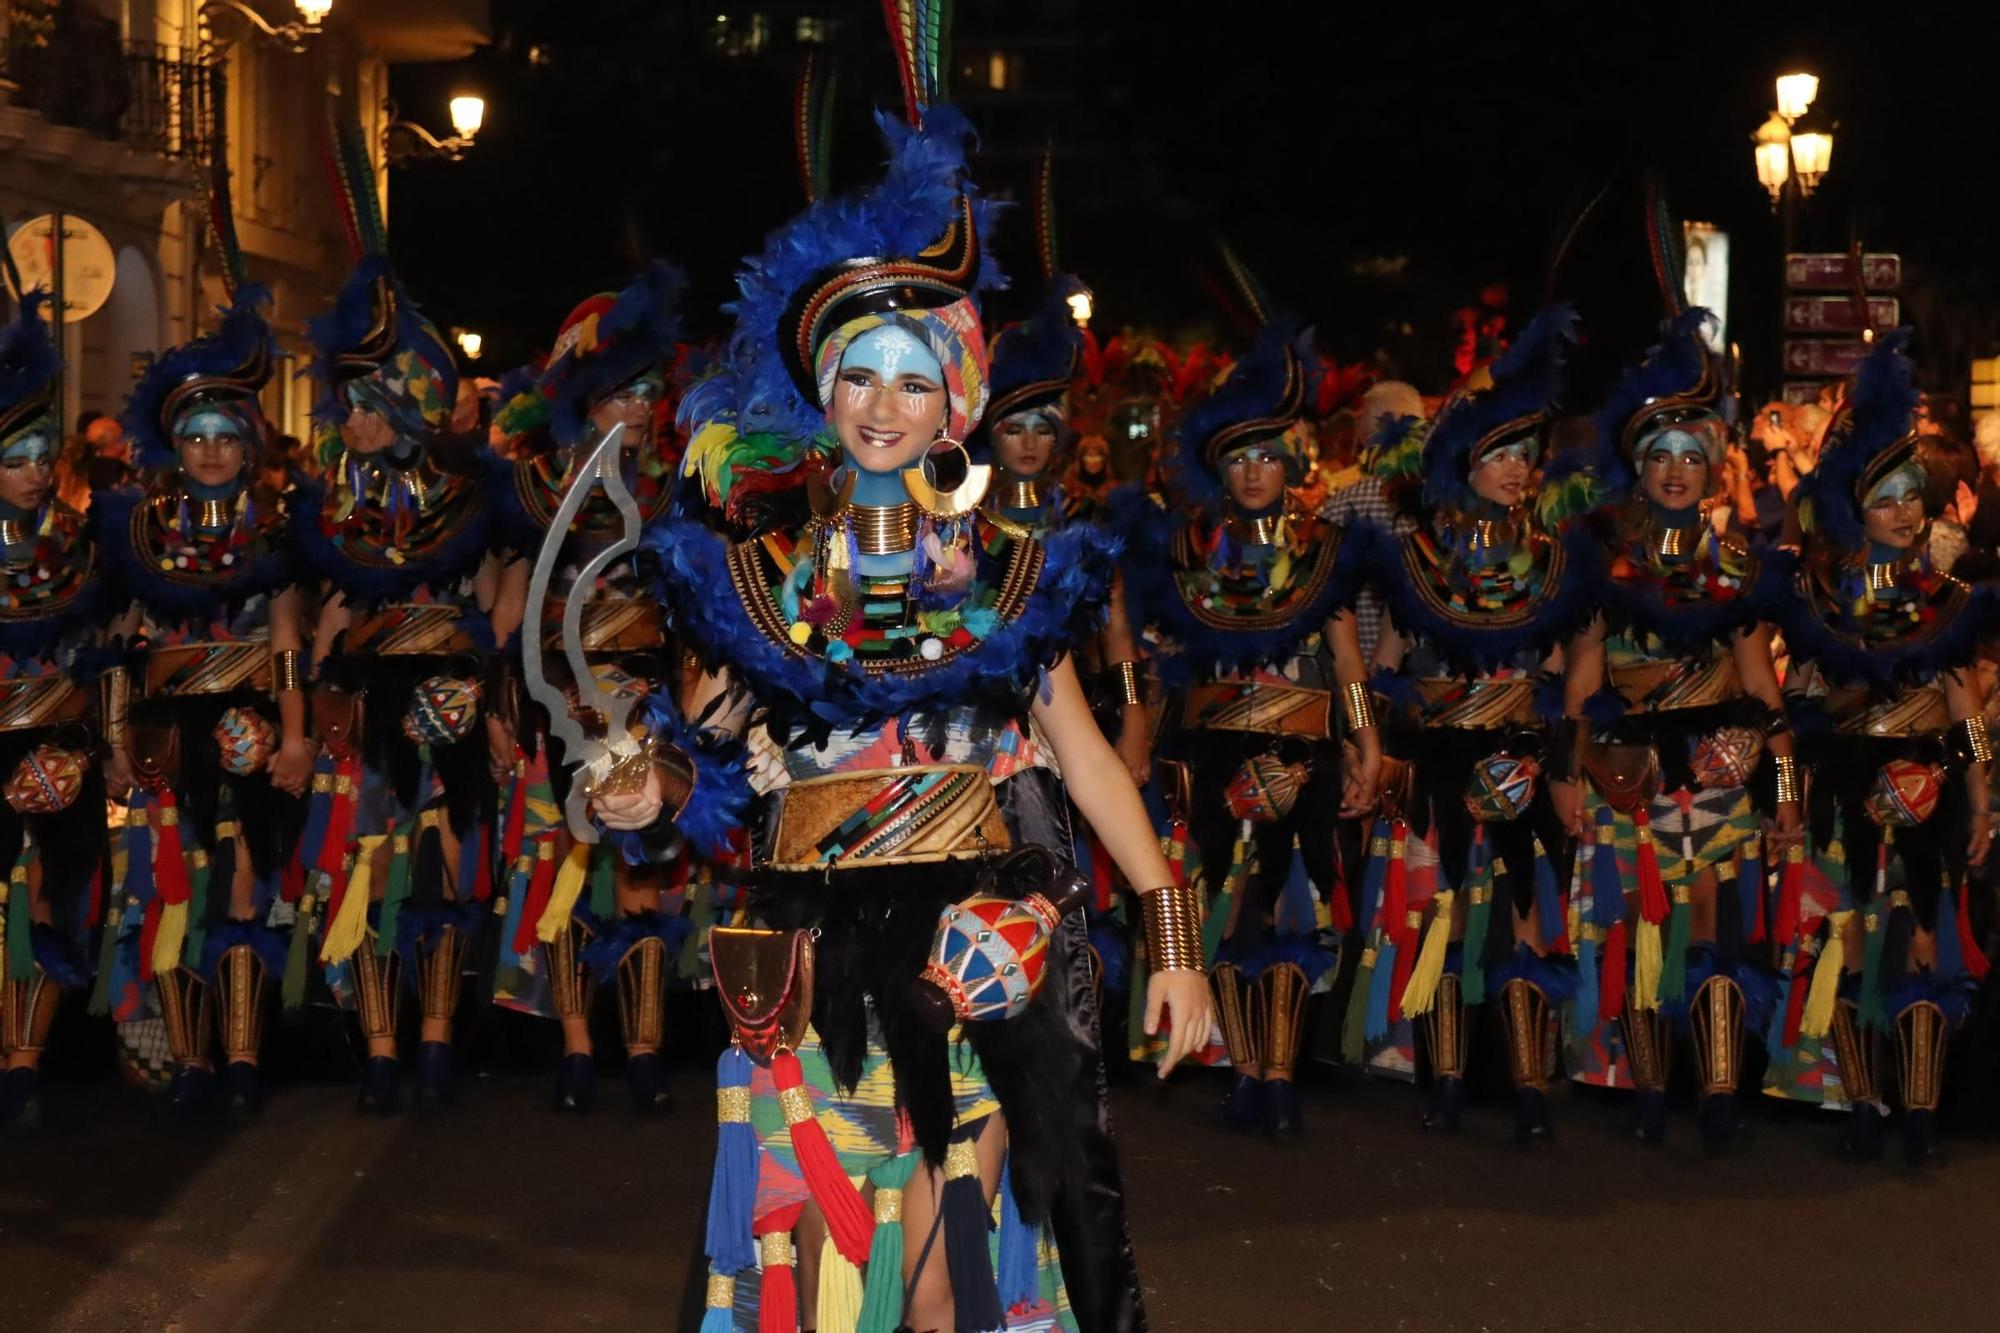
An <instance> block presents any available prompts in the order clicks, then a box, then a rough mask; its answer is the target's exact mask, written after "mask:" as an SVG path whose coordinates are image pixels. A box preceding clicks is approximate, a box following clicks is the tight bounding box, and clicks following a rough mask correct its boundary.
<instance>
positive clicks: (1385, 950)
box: [1361, 935, 1396, 1041]
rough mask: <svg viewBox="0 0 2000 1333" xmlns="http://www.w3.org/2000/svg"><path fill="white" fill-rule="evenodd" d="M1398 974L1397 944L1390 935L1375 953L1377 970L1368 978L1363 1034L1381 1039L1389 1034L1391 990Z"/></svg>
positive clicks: (1368, 1037)
mask: <svg viewBox="0 0 2000 1333" xmlns="http://www.w3.org/2000/svg"><path fill="white" fill-rule="evenodd" d="M1395 975H1396V946H1395V944H1394V942H1392V941H1391V940H1390V939H1389V937H1388V936H1386V935H1385V936H1383V937H1382V947H1381V949H1380V950H1378V951H1377V952H1376V955H1375V971H1374V972H1373V973H1372V974H1371V975H1370V976H1369V978H1368V1018H1367V1022H1366V1024H1365V1025H1364V1026H1363V1027H1362V1029H1361V1035H1362V1036H1363V1037H1365V1038H1366V1039H1367V1040H1369V1041H1380V1040H1382V1039H1383V1038H1384V1037H1386V1036H1388V1035H1389V991H1390V988H1391V986H1392V985H1393V983H1394V981H1395Z"/></svg>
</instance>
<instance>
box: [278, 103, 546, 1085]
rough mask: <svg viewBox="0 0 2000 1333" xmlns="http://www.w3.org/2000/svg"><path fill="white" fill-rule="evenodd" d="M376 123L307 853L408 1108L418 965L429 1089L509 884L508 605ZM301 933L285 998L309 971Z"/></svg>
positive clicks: (319, 632) (343, 399)
mask: <svg viewBox="0 0 2000 1333" xmlns="http://www.w3.org/2000/svg"><path fill="white" fill-rule="evenodd" d="M358 135H359V131H358V129H357V128H356V127H355V126H353V125H352V124H343V125H342V126H340V127H338V130H337V132H336V135H335V142H334V145H333V152H334V154H335V160H336V165H337V166H338V167H339V168H340V179H341V180H342V181H343V183H344V185H345V186H346V193H345V202H346V203H347V204H348V206H349V215H348V216H349V222H350V227H351V234H352V235H354V236H356V237H358V238H359V245H358V247H357V248H358V251H359V256H358V263H357V267H356V269H355V271H354V274H353V276H351V277H350V278H349V279H348V282H347V284H346V286H345V287H344V288H342V290H341V293H340V296H339V298H338V301H337V302H336V304H335V306H334V309H333V311H332V312H331V313H329V314H327V315H325V316H323V317H321V318H319V319H316V320H314V321H313V322H312V324H311V326H310V330H309V332H310V334H311V337H312V342H313V348H314V351H315V353H316V355H315V359H314V362H313V367H312V371H313V377H314V379H315V381H316V382H317V385H318V388H319V393H320V397H319V401H318V402H317V404H316V405H315V407H314V417H315V420H316V422H317V432H318V434H317V441H316V443H317V447H318V450H319V453H320V457H321V459H322V461H323V463H324V466H325V472H324V480H323V481H320V482H316V483H311V484H308V485H306V486H302V487H301V488H300V495H299V497H298V504H297V506H296V508H295V509H294V512H293V523H292V529H293V536H294V539H295V540H296V542H297V543H298V549H299V554H300V558H301V559H302V560H303V561H304V563H305V565H306V566H307V567H308V569H309V570H310V571H311V573H312V574H313V575H315V576H317V578H318V579H319V580H320V581H321V583H322V588H323V599H322V603H321V611H320V616H319V623H318V625H317V628H316V630H315V632H314V634H313V640H312V643H313V677H312V679H313V684H314V689H313V697H312V701H311V712H312V719H313V726H314V730H315V732H316V735H317V739H318V741H319V744H320V749H321V754H320V758H319V760H318V761H317V764H316V769H315V774H314V778H313V796H312V801H311V804H310V807H309V811H308V815H307V820H306V826H305V830H304V833H303V835H302V836H301V838H300V843H299V855H298V859H299V862H300V864H301V865H302V867H303V868H304V871H305V885H304V894H305V896H306V898H307V900H308V901H307V902H305V903H304V904H302V907H301V911H302V912H303V913H307V914H312V915H314V916H315V919H316V920H317V921H318V923H319V931H318V935H319V949H318V957H319V960H320V962H321V963H322V964H325V965H326V966H327V967H328V969H329V980H330V981H332V982H333V983H334V984H335V985H336V987H337V989H339V990H340V991H342V992H344V993H346V994H351V995H352V997H353V999H354V1003H355V1007H356V1009H357V1011H358V1013H359V1016H360V1021H361V1031H362V1034H363V1035H364V1037H365V1038H366V1039H367V1046H368V1063H367V1066H366V1069H365V1072H364V1076H363V1081H362V1088H361V1104H362V1106H363V1107H364V1108H365V1109H370V1110H374V1111H376V1112H379V1113H381V1114H390V1113H392V1112H394V1111H395V1110H396V1109H397V1107H398V1104H399V1101H400V1066H399V1064H398V1061H397V1044H396V1032H397V1015H398V1011H399V1009H400V1002H401V999H402V994H403V990H404V987H405V986H406V985H407V984H408V978H407V977H406V976H405V975H404V972H405V969H410V970H414V971H415V973H416V992H417V998H418V1001H419V1003H420V1004H421V1006H422V1009H423V1023H422V1031H421V1034H420V1035H421V1042H422V1044H421V1046H420V1048H419V1049H420V1057H419V1065H418V1071H417V1078H418V1085H417V1086H418V1094H419V1096H420V1097H421V1098H423V1099H425V1100H428V1101H437V1102H443V1101H447V1100H449V1099H450V1096H451V1092H452V1081H451V1073H452V1068H451V1024H452V1018H453V1015H454V1013H455V1012H456V1010H457V1008H458V999H459V992H460V983H461V980H462V978H463V975H464V972H465V969H466V963H467V959H466V954H467V948H468V945H469V942H470V939H471V936H472V934H473V933H474V931H475V930H476V929H477V928H478V924H479V922H480V921H481V920H482V918H484V917H485V915H486V909H487V905H488V902H489V900H490V899H491V897H492V893H493V887H494V886H493V883H492V880H493V875H492V866H491V858H490V856H489V855H488V851H489V848H488V846H487V844H488V843H489V841H490V834H491V831H492V818H493V808H494V804H495V798H494V786H493V780H492V774H491V772H490V768H489V764H488V760H487V743H486V737H485V735H484V732H483V728H482V726H481V722H480V712H481V707H482V697H483V694H484V676H485V670H486V662H487V660H488V658H489V657H490V655H491V653H492V652H493V650H494V648H495V646H496V645H495V621H496V619H497V620H501V621H504V619H505V617H504V616H498V617H496V616H495V615H494V610H495V606H496V602H497V600H498V597H499V589H498V584H499V562H498V560H497V558H495V557H494V556H493V555H492V554H491V553H490V552H489V550H488V545H489V540H490V538H491V536H492V533H493V529H494V527H495V524H494V522H493V510H494V505H493V503H492V500H491V497H490V495H489V494H488V491H487V480H488V479H487V477H486V475H485V468H486V458H487V455H486V453H485V450H484V447H483V441H479V440H454V439H451V438H449V437H448V436H447V433H446V432H447V425H448V423H449V420H450V416H451V412H452V408H453V405H454V403H455V401H456V397H457V390H458V374H457V371H456V369H455V366H454V363H453V360H452V355H451V351H450V347H449V344H448V343H447V342H446V341H445V339H444V337H443V336H442V335H441V334H440V333H439V332H438V330H437V329H436V327H435V326H433V325H432V324H431V323H430V322H429V321H428V320H426V319H425V318H424V317H423V315H422V314H421V313H420V312H419V311H418V310H417V308H416V306H415V304H414V303H413V302H412V301H411V300H410V297H409V294H408V293H407V292H406V291H404V289H403V285H402V283H401V282H399V281H398V280H397V278H396V276H395V274H394V272H393V271H392V270H391V268H390V266H389V261H388V256H387V253H386V243H385V238H384V236H383V233H382V228H381V223H380V213H379V209H378V207H377V201H376V199H375V195H374V189H373V181H374V176H373V174H372V173H371V172H370V171H369V170H368V168H367V165H366V163H367V155H366V152H365V150H364V149H363V147H362V145H361V144H360V142H359V138H358ZM518 618H519V611H518V609H517V610H516V611H515V613H514V619H515V620H516V621H518ZM293 944H294V948H293V957H292V959H291V964H292V967H291V968H290V969H288V976H287V983H286V993H287V1000H288V1002H289V1001H292V1000H294V999H296V998H298V997H300V996H301V995H302V991H303V986H304V977H303V971H302V969H303V963H304V961H305V960H304V959H303V957H302V956H301V950H300V948H299V946H298V941H297V939H296V938H295V939H294V941H293ZM294 971H296V972H297V975H293V972H294Z"/></svg>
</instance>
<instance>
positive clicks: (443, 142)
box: [382, 93, 486, 167]
mask: <svg viewBox="0 0 2000 1333" xmlns="http://www.w3.org/2000/svg"><path fill="white" fill-rule="evenodd" d="M450 109H451V128H452V131H453V132H452V135H451V137H450V138H446V139H440V138H439V137H438V136H437V135H435V134H432V133H431V132H430V131H429V130H427V129H425V128H424V127H423V126H421V125H419V124H417V123H416V122H415V121H413V120H404V119H402V118H401V117H400V116H399V115H398V114H397V112H396V104H395V103H394V102H390V103H388V104H387V111H388V114H389V123H388V125H386V126H385V127H384V128H383V130H382V152H383V155H384V156H385V157H387V158H388V160H389V165H390V166H392V167H398V166H401V165H403V164H404V163H405V162H414V161H417V160H418V159H420V158H432V157H441V158H444V159H445V160H446V161H448V162H457V161H459V160H460V159H461V158H463V157H464V156H465V154H466V150H468V149H469V148H471V147H472V141H473V139H474V138H476V137H477V136H478V134H479V127H480V126H482V125H484V124H485V123H486V99H485V98H483V97H480V96H478V95H477V94H475V93H459V94H458V95H457V96H455V97H453V98H452V99H451V103H450Z"/></svg>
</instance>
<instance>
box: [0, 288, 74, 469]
mask: <svg viewBox="0 0 2000 1333" xmlns="http://www.w3.org/2000/svg"><path fill="white" fill-rule="evenodd" d="M48 300H49V295H48V293H47V292H43V291H33V292H29V293H28V294H27V295H26V296H25V297H23V298H22V300H21V313H20V314H18V315H17V316H15V317H14V319H13V320H11V321H9V323H8V324H7V325H6V327H4V328H0V440H6V439H8V438H9V437H11V436H13V435H16V434H18V433H19V432H20V431H21V430H22V429H23V428H24V427H26V426H28V425H30V424H32V423H34V422H38V421H41V420H43V419H44V418H47V417H50V416H51V414H52V413H53V412H54V410H55V384H56V370H57V368H58V367H59V366H60V365H61V359H60V357H59V356H58V355H57V353H56V344H55V339H53V338H52V337H50V336H49V326H48V321H46V320H44V319H43V318H42V307H43V306H45V305H47V304H48ZM50 425H51V427H52V426H53V422H51V423H50ZM49 443H50V444H51V445H54V444H55V441H54V440H51V441H50V442H49Z"/></svg>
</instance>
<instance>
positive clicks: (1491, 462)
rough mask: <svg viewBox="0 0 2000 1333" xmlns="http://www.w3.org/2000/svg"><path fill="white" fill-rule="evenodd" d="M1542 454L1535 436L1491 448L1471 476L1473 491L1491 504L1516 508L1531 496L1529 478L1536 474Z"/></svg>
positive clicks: (1468, 479)
mask: <svg viewBox="0 0 2000 1333" xmlns="http://www.w3.org/2000/svg"><path fill="white" fill-rule="evenodd" d="M1541 453H1542V448H1541V445H1540V444H1539V443H1537V442H1536V441H1535V440H1533V439H1519V440H1515V441H1513V442H1511V443H1508V444H1503V445H1500V446H1499V447H1497V448H1493V449H1489V450H1487V451H1486V452H1485V453H1484V454H1482V455H1481V456H1480V459H1479V461H1478V462H1477V463H1476V464H1474V465H1473V468H1472V475H1471V476H1470V477H1469V478H1467V481H1468V484H1470V485H1471V487H1472V491H1473V494H1475V495H1477V496H1478V497H1479V498H1480V499H1482V500H1484V501H1486V502H1487V503H1488V504H1496V505H1499V506H1500V507H1501V508H1503V509H1512V508H1513V507H1514V506H1515V505H1517V504H1519V503H1521V501H1522V500H1523V499H1525V498H1526V497H1527V494H1528V480H1529V478H1530V477H1532V476H1533V475H1534V471H1535V462H1536V460H1537V459H1539V458H1540V457H1541Z"/></svg>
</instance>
